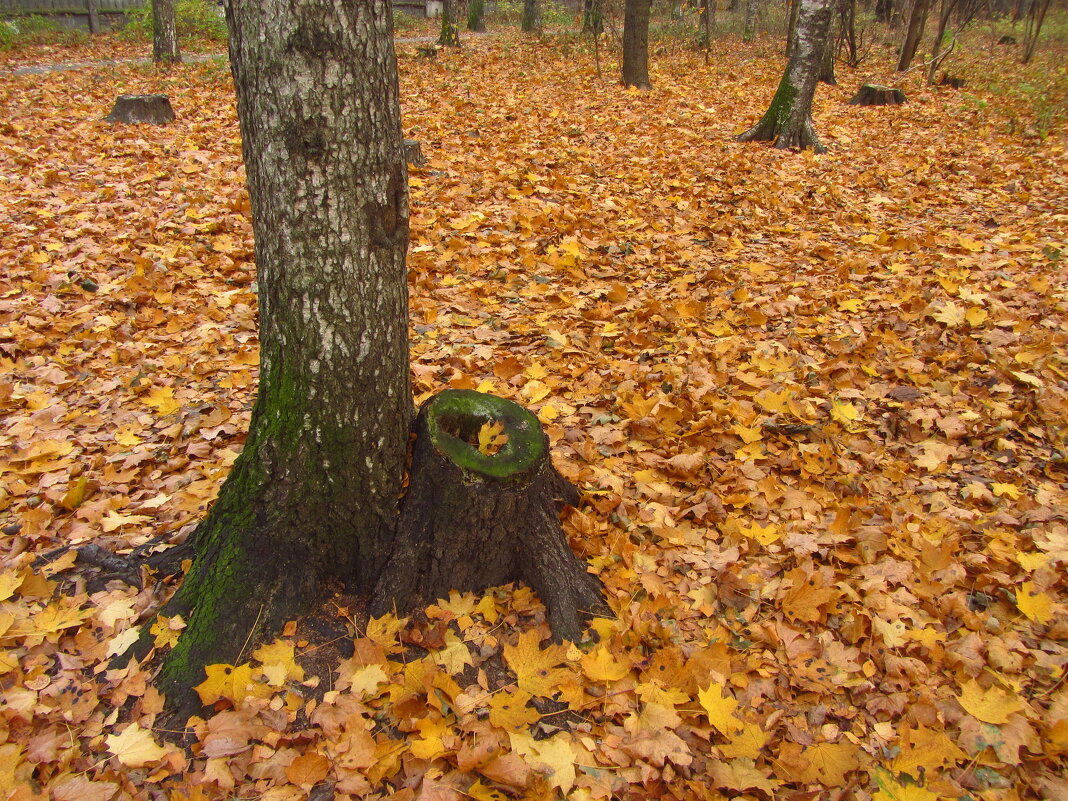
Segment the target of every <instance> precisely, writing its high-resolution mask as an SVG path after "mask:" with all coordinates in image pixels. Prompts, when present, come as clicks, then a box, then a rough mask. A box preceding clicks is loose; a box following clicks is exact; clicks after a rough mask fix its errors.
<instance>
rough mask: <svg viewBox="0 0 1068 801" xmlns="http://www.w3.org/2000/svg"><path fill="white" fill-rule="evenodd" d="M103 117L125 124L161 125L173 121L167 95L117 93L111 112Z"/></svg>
mask: <svg viewBox="0 0 1068 801" xmlns="http://www.w3.org/2000/svg"><path fill="white" fill-rule="evenodd" d="M104 119H105V120H106V121H107V122H122V123H126V124H133V123H142V122H144V123H149V124H150V125H163V124H165V123H168V122H174V109H173V108H171V101H170V99H169V98H168V97H167V95H119V96H118V97H117V98H116V99H115V105H114V106H112V108H111V113H110V114H108V115H107V116H106V117H104Z"/></svg>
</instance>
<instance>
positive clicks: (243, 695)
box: [193, 662, 274, 706]
mask: <svg viewBox="0 0 1068 801" xmlns="http://www.w3.org/2000/svg"><path fill="white" fill-rule="evenodd" d="M204 672H205V673H206V674H207V676H208V677H207V678H206V679H204V681H202V682H201V683H200V684H198V685H197V686H196V687H194V688H193V689H194V690H196V691H197V695H199V696H200V700H201V702H202V703H203V704H204V705H205V706H208V705H209V704H214V703H215V702H216V701H218V700H220V699H225V700H227V701H232V702H233V703H234V704H240V703H241V702H243V701H244V700H245V699H247V698H270V697H271V695H273V694H274V691H273V690H272V689H271V688H270V687H268V686H267V685H266V684H261V683H260V682H258V681H256V680H255V679H253V678H252V665H250V664H249V663H248V662H246V663H244V664H243V665H238V666H237V667H234V666H233V665H208V666H207V667H206V668H204Z"/></svg>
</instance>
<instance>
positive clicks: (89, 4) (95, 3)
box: [85, 0, 100, 33]
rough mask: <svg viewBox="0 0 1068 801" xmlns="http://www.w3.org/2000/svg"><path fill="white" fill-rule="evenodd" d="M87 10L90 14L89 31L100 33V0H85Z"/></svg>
mask: <svg viewBox="0 0 1068 801" xmlns="http://www.w3.org/2000/svg"><path fill="white" fill-rule="evenodd" d="M85 10H86V12H87V13H88V14H89V33H100V2H99V0H85Z"/></svg>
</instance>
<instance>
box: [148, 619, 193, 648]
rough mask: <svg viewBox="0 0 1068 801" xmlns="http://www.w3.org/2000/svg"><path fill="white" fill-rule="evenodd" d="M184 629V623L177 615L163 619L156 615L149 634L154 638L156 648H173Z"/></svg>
mask: <svg viewBox="0 0 1068 801" xmlns="http://www.w3.org/2000/svg"><path fill="white" fill-rule="evenodd" d="M184 628H185V621H184V620H182V618H181V617H180V616H179V615H175V616H174V617H164V616H163V615H158V616H157V617H156V620H155V622H154V623H153V624H152V628H151V629H149V632H150V633H151V634H152V636H153V637H155V641H154V645H155V647H156V648H164V647H167V648H173V647H174V646H175V644H176V643H177V642H178V638H179V637H180V636H181V634H182V629H184Z"/></svg>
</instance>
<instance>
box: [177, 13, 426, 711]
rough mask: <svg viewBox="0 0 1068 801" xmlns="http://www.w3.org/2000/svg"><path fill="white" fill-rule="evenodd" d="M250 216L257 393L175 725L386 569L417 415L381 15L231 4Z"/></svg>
mask: <svg viewBox="0 0 1068 801" xmlns="http://www.w3.org/2000/svg"><path fill="white" fill-rule="evenodd" d="M226 15H227V21H228V23H229V25H230V31H231V35H230V63H231V68H232V70H233V74H234V84H235V86H236V90H237V105H238V116H239V118H240V122H241V133H242V138H243V152H244V159H245V167H246V172H247V176H248V186H249V195H250V198H251V202H252V222H253V232H254V235H255V249H256V265H257V270H258V282H259V287H260V290H259V304H260V307H259V314H260V379H259V381H260V384H259V392H258V395H257V398H256V404H255V406H254V408H253V412H252V421H251V423H250V429H249V434H248V439H247V442H246V445H245V448H244V451H243V453H242V454H241V456H240V458H239V459H238V460H237V462H236V463H235V464H234V467H233V470H232V472H231V474H230V476H229V477H228V478H227V480H226V482H225V483H224V484H223V486H222V489H221V490H220V493H219V498H218V500H217V501H216V502H215V505H214V506H213V507H212V508H211V511H210V512H209V514H208V516H207V517H206V519H205V520H204V521H203V522H202V523H201V525H200V526H199V528H198V529H197V530H196V532H195V535H194V547H195V551H196V556H195V559H194V561H193V564H192V567H191V568H190V569H189V571H188V572H187V574H186V577H185V581H184V583H183V584H182V586H181V588H180V589H179V590H178V592H177V593H176V594H175V596H174V597H173V598H172V600H171V601H170V603H169V604H168V606H167V609H166V612H165V613H166V614H182V615H183V616H184V617H185V618H186V620H187V621H188V626H187V628H186V629H185V630H184V632H183V633H182V636H181V638H180V639H179V641H178V644H177V645H176V646H175V647H174V648H173V649H172V650H171V651H170V652H169V653H168V654H166V655H165V657H164V663H163V669H162V673H161V676H160V681H161V683H162V688H163V689H164V690H165V691H166V692H167V694H168V701H169V702H170V703H171V704H172V705H173V706H177V707H178V709H179V710H185V711H188V709H189V708H190V706H191V703H193V699H192V697H191V695H190V693H189V688H190V687H191V686H192V685H193V684H195V683H197V681H199V677H200V676H201V675H202V668H203V666H205V665H208V664H213V663H219V662H223V663H234V662H235V660H236V659H237V658H238V656H239V654H240V651H241V649H242V644H243V643H245V642H247V641H249V640H250V638H253V637H256V636H257V635H261V634H265V633H268V632H271V631H273V630H277V628H278V626H279V625H280V624H281V623H283V622H284V621H286V620H289V619H292V618H293V617H295V616H296V615H299V614H301V613H303V612H305V611H307V610H308V609H309V608H310V607H311V606H313V605H314V604H315V603H316V602H317V601H319V600H320V599H321V597H322V595H323V593H324V592H326V591H327V589H328V587H330V585H331V583H333V584H335V585H337V584H338V583H341V584H343V585H346V586H349V587H352V586H356V587H361V586H362V587H369V586H371V585H372V583H373V581H374V578H375V577H376V576H377V573H378V571H379V569H380V568H381V566H382V565H383V564H384V562H385V560H386V558H387V557H388V554H389V549H390V542H391V539H392V535H393V531H394V527H395V523H396V511H397V496H398V494H399V491H400V488H401V480H402V474H403V471H404V463H405V455H406V450H407V441H408V432H409V429H410V424H411V421H412V418H413V416H414V409H413V408H412V400H411V388H410V378H409V367H408V341H407V333H408V332H407V322H408V318H407V304H408V296H407V278H406V274H405V251H406V248H407V243H408V202H407V195H406V187H407V176H406V167H405V159H404V147H403V140H402V136H401V125H400V107H399V100H398V91H397V72H396V61H395V58H394V54H393V37H392V30H391V17H390V7H389V0H366V1H365V2H358V3H336V2H333V1H332V0H302V2H300V3H292V2H289V0H256V2H245V0H231V2H229V3H228V4H227V9H226Z"/></svg>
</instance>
